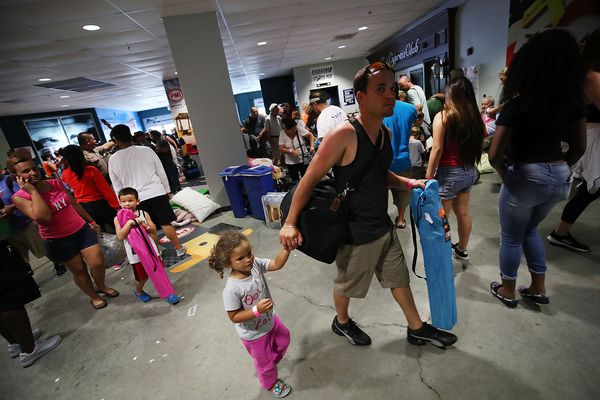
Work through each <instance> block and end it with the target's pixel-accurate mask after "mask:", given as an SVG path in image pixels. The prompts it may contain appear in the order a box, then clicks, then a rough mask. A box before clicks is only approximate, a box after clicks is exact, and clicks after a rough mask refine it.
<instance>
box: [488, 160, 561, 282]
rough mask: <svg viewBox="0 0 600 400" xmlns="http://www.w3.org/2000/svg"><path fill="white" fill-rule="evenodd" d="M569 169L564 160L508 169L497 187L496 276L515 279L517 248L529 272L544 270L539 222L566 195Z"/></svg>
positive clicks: (526, 164) (536, 272)
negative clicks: (498, 200)
mask: <svg viewBox="0 0 600 400" xmlns="http://www.w3.org/2000/svg"><path fill="white" fill-rule="evenodd" d="M570 188H571V171H570V169H569V167H568V166H567V164H566V163H560V164H546V163H517V164H515V165H512V166H511V167H509V169H508V173H507V174H506V178H505V180H504V184H503V185H502V189H500V205H499V208H500V230H501V231H500V275H501V276H502V278H503V279H508V280H515V279H517V270H518V269H519V264H520V263H521V247H523V252H524V253H525V258H526V259H527V266H528V267H529V271H530V272H531V273H534V274H544V273H546V255H545V251H544V243H543V242H542V238H541V237H540V234H539V232H538V225H539V223H540V222H541V221H542V220H543V219H544V218H545V217H546V215H548V213H549V212H550V210H551V209H552V207H554V205H555V204H556V203H558V202H559V201H561V200H564V199H566V198H567V197H568V195H569V190H570Z"/></svg>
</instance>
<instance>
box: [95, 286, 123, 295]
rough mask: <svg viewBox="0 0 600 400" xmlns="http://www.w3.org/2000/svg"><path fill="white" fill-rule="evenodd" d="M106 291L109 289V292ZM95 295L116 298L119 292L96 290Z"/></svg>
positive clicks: (111, 289)
mask: <svg viewBox="0 0 600 400" xmlns="http://www.w3.org/2000/svg"><path fill="white" fill-rule="evenodd" d="M106 289H109V291H107V290H106ZM96 293H102V294H105V295H107V296H108V297H117V296H118V295H119V291H118V290H117V289H113V288H105V289H104V290H98V289H96Z"/></svg>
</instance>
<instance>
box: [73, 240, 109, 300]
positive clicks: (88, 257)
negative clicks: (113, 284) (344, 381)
mask: <svg viewBox="0 0 600 400" xmlns="http://www.w3.org/2000/svg"><path fill="white" fill-rule="evenodd" d="M81 256H82V257H83V259H84V260H85V262H86V264H87V265H88V266H89V267H90V274H91V275H92V278H94V283H95V284H96V290H98V291H99V292H104V293H112V292H114V291H115V289H113V288H109V287H106V284H105V280H104V279H105V276H106V268H105V267H104V255H103V254H102V250H101V249H100V245H99V244H95V245H93V246H90V247H86V248H85V249H83V250H81Z"/></svg>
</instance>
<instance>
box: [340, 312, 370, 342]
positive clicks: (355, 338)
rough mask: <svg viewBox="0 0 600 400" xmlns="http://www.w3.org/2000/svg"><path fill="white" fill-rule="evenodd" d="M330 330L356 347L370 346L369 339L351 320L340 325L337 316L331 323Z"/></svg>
mask: <svg viewBox="0 0 600 400" xmlns="http://www.w3.org/2000/svg"><path fill="white" fill-rule="evenodd" d="M331 330H332V331H333V333H335V334H336V335H340V336H345V337H346V339H348V341H349V342H350V344H353V345H356V346H368V345H370V344H371V338H370V337H369V335H367V334H366V333H365V332H364V331H363V330H362V329H360V328H359V327H358V325H356V323H355V322H354V321H352V319H350V320H349V321H348V322H346V323H345V324H340V323H339V322H338V320H337V315H336V316H335V317H334V318H333V322H332V323H331Z"/></svg>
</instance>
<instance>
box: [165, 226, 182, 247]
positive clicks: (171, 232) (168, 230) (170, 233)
mask: <svg viewBox="0 0 600 400" xmlns="http://www.w3.org/2000/svg"><path fill="white" fill-rule="evenodd" d="M161 228H162V230H163V232H164V233H165V235H166V236H167V238H169V240H170V241H171V243H172V244H173V246H174V247H175V249H176V250H179V249H181V243H179V238H178V237H177V232H175V228H174V227H173V226H171V225H161Z"/></svg>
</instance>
